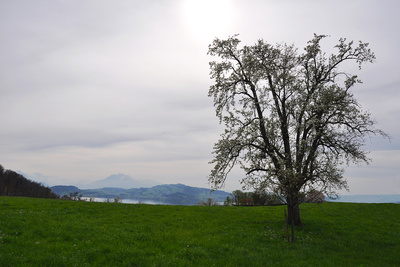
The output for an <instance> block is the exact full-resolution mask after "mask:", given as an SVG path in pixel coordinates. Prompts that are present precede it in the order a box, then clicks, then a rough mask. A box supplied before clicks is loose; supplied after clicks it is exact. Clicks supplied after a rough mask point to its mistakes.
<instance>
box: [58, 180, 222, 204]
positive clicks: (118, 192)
mask: <svg viewBox="0 0 400 267" xmlns="http://www.w3.org/2000/svg"><path fill="white" fill-rule="evenodd" d="M51 190H52V191H53V192H54V193H56V194H58V195H60V196H63V195H69V193H75V192H78V193H79V194H82V195H83V196H84V197H98V198H110V199H113V198H118V197H119V198H122V199H123V200H124V199H134V200H138V201H143V202H145V201H153V202H158V203H163V204H172V205H195V204H197V203H198V202H199V201H206V200H207V198H212V199H213V200H214V201H217V202H222V201H224V200H225V199H226V197H227V196H229V195H230V193H228V192H225V191H221V190H216V191H213V192H211V190H210V189H207V188H198V187H191V186H187V185H183V184H170V185H157V186H153V187H151V188H131V189H123V188H115V187H106V188H100V189H79V188H78V187H75V186H53V187H51Z"/></svg>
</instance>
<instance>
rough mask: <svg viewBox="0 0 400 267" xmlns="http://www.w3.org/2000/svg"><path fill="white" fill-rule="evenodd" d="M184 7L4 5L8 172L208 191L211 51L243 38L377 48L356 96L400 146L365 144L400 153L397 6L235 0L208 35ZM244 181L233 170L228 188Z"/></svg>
mask: <svg viewBox="0 0 400 267" xmlns="http://www.w3.org/2000/svg"><path fill="white" fill-rule="evenodd" d="M182 3H183V1H178V0H177V1H162V2H161V1H152V2H149V1H118V2H112V1H100V2H99V1H94V0H91V1H84V2H82V1H48V0H40V1H23V0H20V1H3V2H2V3H1V4H0V35H1V36H2V42H1V44H0V48H1V49H0V62H1V63H0V96H1V97H0V124H1V125H2V127H1V131H0V158H1V160H2V162H0V164H2V165H3V166H4V167H5V168H10V169H15V170H21V171H23V172H25V173H42V174H43V175H44V176H48V177H51V178H48V179H52V180H54V181H56V182H61V181H64V182H70V183H74V182H76V181H80V180H81V179H86V180H88V181H93V180H96V179H102V178H104V177H106V176H108V175H110V174H112V173H126V174H129V175H132V176H134V177H136V178H140V179H141V178H148V179H152V180H159V181H161V182H165V183H175V182H182V183H186V184H189V185H195V186H206V185H207V178H206V177H207V175H208V172H209V171H210V168H211V166H209V165H208V164H207V162H208V161H209V160H211V159H212V155H211V151H212V146H213V143H214V142H216V141H217V139H218V138H219V134H220V133H222V131H223V127H222V126H220V125H218V120H217V118H216V117H215V112H214V108H213V104H212V100H211V99H209V98H208V97H207V92H208V87H209V86H210V85H211V83H212V81H210V79H209V76H208V73H209V70H208V61H210V60H211V58H210V57H208V56H207V55H206V52H207V45H208V44H209V43H210V42H211V41H212V36H216V35H218V37H220V38H225V37H227V36H228V35H232V34H235V33H240V38H241V39H242V40H243V43H246V44H252V43H254V42H255V41H256V40H257V39H259V38H264V39H265V40H267V41H269V42H271V43H275V42H288V43H295V44H296V45H297V46H299V47H301V46H304V45H305V44H306V42H307V40H309V39H310V38H312V35H313V33H314V32H315V33H319V34H330V35H331V38H329V39H327V40H326V42H325V44H326V46H327V47H329V46H332V45H334V44H335V43H336V41H337V40H338V39H339V38H340V37H347V38H349V39H355V40H356V41H358V40H363V41H367V42H370V45H371V48H372V50H373V51H374V52H375V53H376V55H377V62H376V63H374V64H370V65H367V66H365V67H364V69H363V70H362V71H361V72H358V73H359V75H360V78H361V79H362V80H363V81H364V84H362V85H359V86H358V87H357V88H355V89H354V93H355V95H356V97H358V98H359V99H360V103H361V104H362V105H363V107H364V108H365V109H366V110H369V111H370V112H371V113H372V114H373V117H374V118H376V120H377V121H378V122H379V126H380V128H382V129H383V130H385V131H387V132H388V133H389V134H391V135H392V137H393V141H392V143H388V142H386V141H382V140H381V139H376V140H375V139H373V140H372V142H371V144H369V145H368V148H369V149H371V150H373V151H382V150H391V151H392V152H391V153H394V154H395V155H396V156H397V155H399V154H400V152H399V147H400V146H399V137H400V132H399V124H398V122H397V117H396V114H399V112H400V110H399V108H398V103H397V102H398V100H399V97H400V96H399V93H398V92H399V90H398V87H399V85H400V78H399V76H398V67H397V65H398V62H399V61H400V56H399V54H398V53H397V44H398V42H399V40H400V36H399V32H398V29H397V25H399V17H398V16H397V14H395V12H397V10H398V8H399V4H398V3H397V1H385V3H383V2H382V3H381V2H376V1H357V0H353V1H336V2H332V3H325V2H324V3H322V2H318V3H315V1H301V2H299V1H298V2H293V1H246V2H244V1H232V7H233V10H234V16H233V21H232V22H231V26H230V28H228V29H226V31H225V32H221V31H217V30H216V29H215V31H214V29H212V28H211V29H209V35H208V37H202V38H195V37H194V36H195V35H196V33H195V32H190V29H188V28H187V25H185V21H184V16H183V15H182V9H181V4H182ZM355 10H356V11H357V12H355ZM205 19H207V18H205ZM300 49H301V48H300ZM373 155H378V154H373ZM379 155H381V154H379ZM391 155H393V154H391ZM377 157H378V156H377ZM378 158H379V159H378V160H377V163H376V164H378V165H374V170H375V172H378V173H379V170H380V167H379V164H383V163H382V162H384V161H383V160H381V156H379V157H378ZM390 168H391V170H393V171H400V170H399V169H398V167H397V166H396V164H394V163H393V165H391V166H390ZM392 168H393V169H392ZM356 172H357V168H354V169H353V168H352V169H351V173H349V175H350V176H351V177H359V176H357V173H356ZM375 172H371V173H375ZM360 173H361V171H360ZM378 173H377V174H376V175H377V176H378V175H379V174H378ZM241 176H242V174H241V173H240V171H235V172H234V174H233V175H232V177H231V179H230V180H228V182H227V189H228V190H234V189H238V188H239V187H240V186H239V185H238V183H237V180H238V179H239V178H240V177H241ZM350 176H349V177H350ZM353 179H354V180H353V181H359V178H353ZM371 179H373V178H371ZM393 179H398V177H397V178H393ZM360 181H362V179H361V180H360ZM46 182H48V183H51V181H46ZM357 183H358V184H360V183H361V182H357ZM357 183H356V185H355V187H356V186H357ZM390 187H393V186H392V185H391V186H390ZM360 188H363V186H361V185H360ZM369 188H372V187H369ZM387 188H388V187H387ZM368 190H369V189H365V192H367V191H368ZM388 190H389V189H388ZM383 191H384V189H382V192H383ZM389 191H390V192H392V189H390V190H389ZM389 191H387V192H389ZM398 191H400V188H399V189H398ZM398 191H397V192H398ZM380 192H381V191H380Z"/></svg>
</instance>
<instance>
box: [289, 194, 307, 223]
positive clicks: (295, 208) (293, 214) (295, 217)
mask: <svg viewBox="0 0 400 267" xmlns="http://www.w3.org/2000/svg"><path fill="white" fill-rule="evenodd" d="M287 208H288V221H289V224H291V223H292V222H294V225H296V226H302V225H303V224H302V222H301V219H300V205H299V204H298V203H296V202H294V201H290V200H289V199H288V201H287Z"/></svg>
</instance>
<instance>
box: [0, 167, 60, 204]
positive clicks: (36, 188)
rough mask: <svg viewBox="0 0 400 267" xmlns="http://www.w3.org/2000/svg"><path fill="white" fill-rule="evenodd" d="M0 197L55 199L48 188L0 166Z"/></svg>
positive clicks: (55, 196) (54, 195)
mask: <svg viewBox="0 0 400 267" xmlns="http://www.w3.org/2000/svg"><path fill="white" fill-rule="evenodd" d="M0 196H13V197H38V198H57V197H58V196H57V195H56V194H55V193H53V192H52V191H51V190H50V188H48V187H45V186H43V185H41V184H39V183H37V182H34V181H31V180H28V179H27V178H25V177H24V176H22V175H21V174H18V173H16V172H14V171H12V170H4V168H3V166H1V165H0Z"/></svg>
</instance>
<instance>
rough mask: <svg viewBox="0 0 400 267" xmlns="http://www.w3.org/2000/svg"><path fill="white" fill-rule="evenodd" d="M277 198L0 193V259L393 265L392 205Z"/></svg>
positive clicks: (397, 222)
mask: <svg viewBox="0 0 400 267" xmlns="http://www.w3.org/2000/svg"><path fill="white" fill-rule="evenodd" d="M284 208H285V207H284V206H276V207H227V206H211V207H205V206H167V205H140V204H115V203H95V202H78V201H66V200H50V199H34V198H11V197H0V266H400V205H398V204H350V203H324V204H302V205H301V215H302V220H303V223H304V227H298V228H296V243H295V244H291V243H287V242H286V231H285V224H284Z"/></svg>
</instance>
